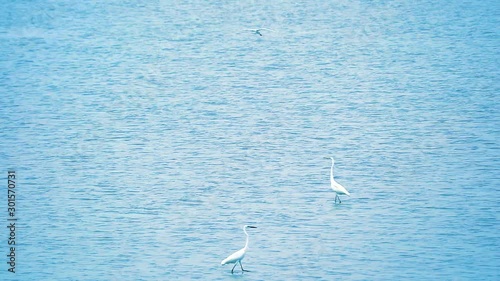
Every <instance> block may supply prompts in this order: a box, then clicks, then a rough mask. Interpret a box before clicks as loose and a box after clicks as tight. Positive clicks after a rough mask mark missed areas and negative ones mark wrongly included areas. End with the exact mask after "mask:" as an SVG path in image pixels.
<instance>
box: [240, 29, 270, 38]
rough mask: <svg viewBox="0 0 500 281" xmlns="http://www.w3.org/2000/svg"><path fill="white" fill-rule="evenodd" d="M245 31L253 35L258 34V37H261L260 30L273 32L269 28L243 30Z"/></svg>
mask: <svg viewBox="0 0 500 281" xmlns="http://www.w3.org/2000/svg"><path fill="white" fill-rule="evenodd" d="M245 30H248V31H252V32H253V33H255V34H258V35H260V36H262V33H261V31H262V30H267V31H273V30H271V29H269V28H256V29H245Z"/></svg>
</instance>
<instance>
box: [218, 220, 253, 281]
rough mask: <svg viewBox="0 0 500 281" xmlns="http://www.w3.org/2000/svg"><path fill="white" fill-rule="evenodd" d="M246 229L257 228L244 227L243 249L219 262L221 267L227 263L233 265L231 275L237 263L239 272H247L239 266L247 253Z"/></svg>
mask: <svg viewBox="0 0 500 281" xmlns="http://www.w3.org/2000/svg"><path fill="white" fill-rule="evenodd" d="M247 228H257V227H255V226H251V225H245V226H243V232H245V235H246V236H247V239H246V242H245V247H243V248H242V249H241V250H239V251H237V252H235V253H233V254H231V255H230V256H229V257H227V258H225V259H224V260H223V261H221V263H220V264H221V265H225V264H229V263H234V266H233V269H231V273H233V272H234V268H235V267H236V265H237V264H238V263H239V264H240V267H241V272H244V271H248V270H245V269H243V265H241V260H242V259H243V258H244V257H245V254H246V253H247V250H248V233H247Z"/></svg>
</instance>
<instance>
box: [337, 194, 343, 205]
mask: <svg viewBox="0 0 500 281" xmlns="http://www.w3.org/2000/svg"><path fill="white" fill-rule="evenodd" d="M337 197H338V198H339V204H342V201H340V196H339V195H338V194H337Z"/></svg>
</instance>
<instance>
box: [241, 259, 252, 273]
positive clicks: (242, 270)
mask: <svg viewBox="0 0 500 281" xmlns="http://www.w3.org/2000/svg"><path fill="white" fill-rule="evenodd" d="M240 267H241V272H245V271H246V272H249V271H250V270H246V269H243V265H242V264H241V261H240Z"/></svg>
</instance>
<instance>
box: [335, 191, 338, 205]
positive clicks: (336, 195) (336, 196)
mask: <svg viewBox="0 0 500 281" xmlns="http://www.w3.org/2000/svg"><path fill="white" fill-rule="evenodd" d="M337 198H339V195H338V194H337V193H335V204H337Z"/></svg>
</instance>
